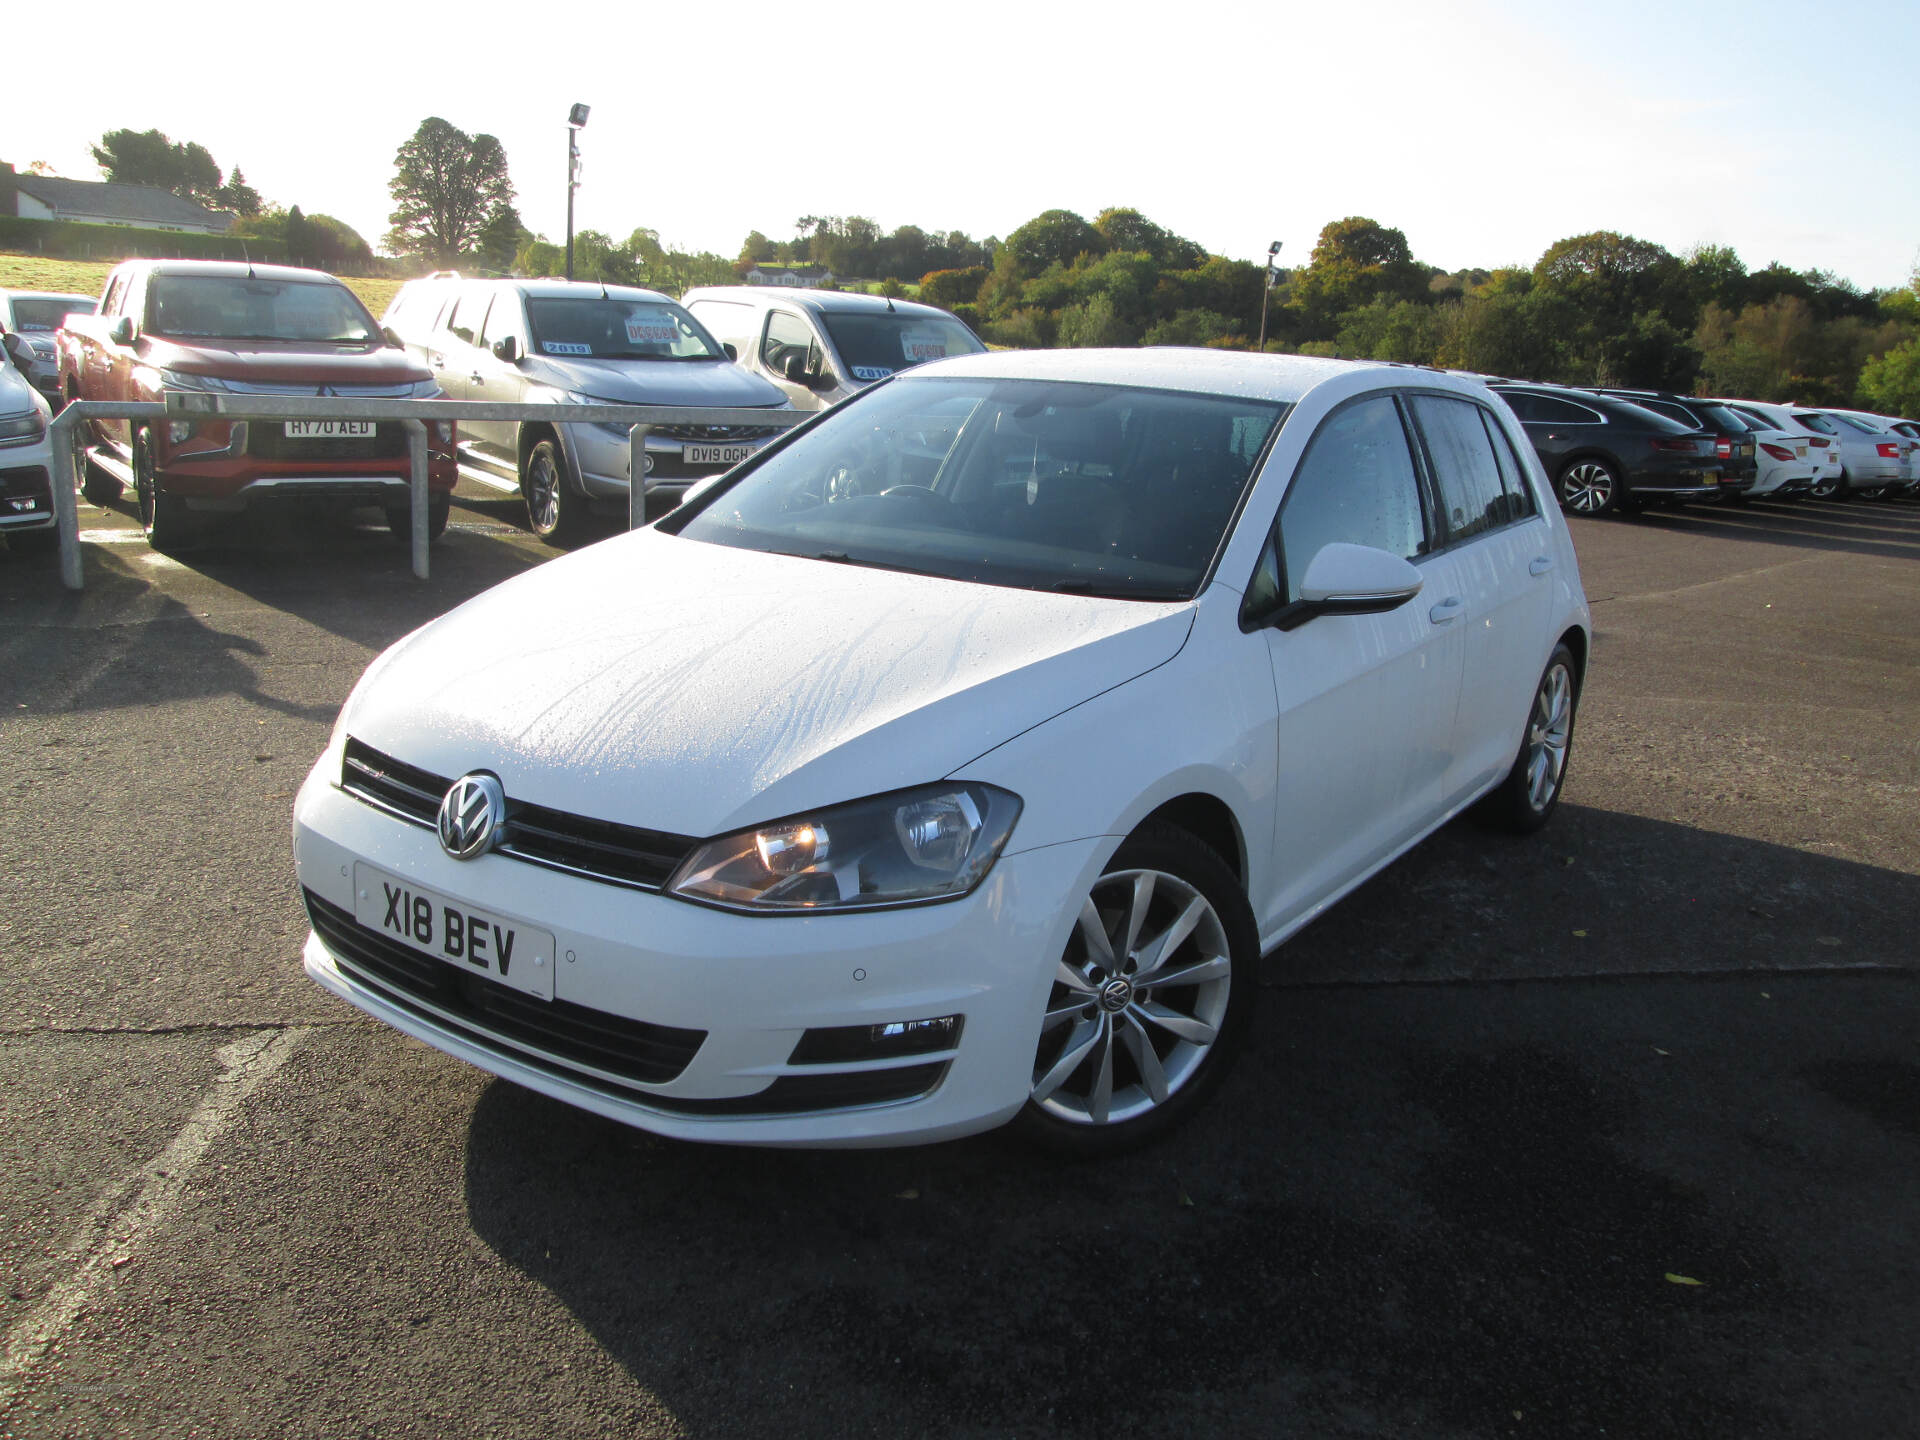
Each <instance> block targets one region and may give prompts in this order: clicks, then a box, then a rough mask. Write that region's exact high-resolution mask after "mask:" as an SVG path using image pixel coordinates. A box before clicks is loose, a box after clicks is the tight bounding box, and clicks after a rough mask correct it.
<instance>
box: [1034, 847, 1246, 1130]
mask: <svg viewBox="0 0 1920 1440" xmlns="http://www.w3.org/2000/svg"><path fill="white" fill-rule="evenodd" d="M1137 869H1149V870H1163V871H1165V872H1166V873H1167V874H1169V875H1177V876H1179V877H1180V878H1181V879H1182V880H1185V881H1186V882H1187V883H1188V884H1190V885H1192V886H1193V887H1194V888H1195V889H1197V890H1199V891H1200V893H1201V894H1203V895H1205V896H1206V897H1207V902H1208V903H1209V904H1210V905H1212V906H1213V908H1214V912H1215V913H1216V914H1217V915H1219V917H1220V923H1221V925H1222V926H1223V927H1224V928H1225V930H1226V932H1227V944H1228V948H1229V951H1230V954H1231V958H1232V961H1233V975H1232V983H1231V987H1230V988H1229V990H1228V992H1227V1014H1226V1018H1225V1020H1224V1021H1223V1022H1222V1024H1221V1026H1220V1033H1219V1035H1218V1037H1217V1038H1216V1039H1215V1040H1214V1042H1213V1048H1212V1049H1211V1050H1210V1051H1209V1052H1208V1054H1207V1057H1206V1059H1205V1060H1204V1061H1203V1062H1202V1063H1201V1066H1200V1069H1199V1070H1198V1071H1197V1072H1196V1073H1195V1074H1194V1075H1193V1077H1192V1078H1191V1079H1189V1080H1188V1081H1187V1083H1186V1084H1185V1085H1183V1086H1181V1087H1180V1089H1179V1090H1178V1091H1177V1092H1175V1093H1174V1094H1173V1095H1172V1096H1171V1097H1169V1098H1168V1100H1167V1103H1166V1104H1164V1105H1161V1106H1158V1107H1157V1108H1155V1109H1154V1110H1152V1111H1150V1112H1149V1113H1147V1114H1145V1115H1142V1116H1139V1117H1137V1118H1136V1119H1133V1120H1129V1121H1126V1122H1124V1123H1121V1124H1115V1125H1100V1126H1096V1125H1075V1124H1072V1123H1069V1122H1068V1121H1064V1120H1060V1119H1056V1118H1055V1117H1054V1116H1052V1115H1049V1114H1048V1113H1047V1112H1046V1111H1044V1110H1042V1109H1041V1108H1040V1107H1039V1106H1038V1105H1036V1104H1034V1103H1033V1102H1032V1101H1031V1100H1029V1101H1028V1102H1027V1103H1026V1105H1025V1106H1024V1107H1022V1109H1021V1111H1020V1113H1019V1114H1018V1115H1017V1116H1016V1117H1015V1119H1014V1121H1013V1125H1014V1129H1015V1132H1016V1133H1017V1134H1018V1135H1019V1136H1020V1138H1021V1139H1023V1140H1025V1141H1027V1142H1028V1143H1029V1144H1033V1145H1035V1146H1037V1147H1039V1148H1041V1149H1044V1150H1047V1151H1050V1152H1052V1153H1054V1154H1059V1155H1070V1156H1080V1157H1089V1158H1091V1157H1096V1156H1102V1155H1116V1154H1120V1153H1122V1152H1124V1151H1127V1150H1131V1149H1134V1148H1135V1147H1137V1146H1140V1145H1145V1144H1149V1143H1151V1142H1152V1141H1154V1140H1157V1139H1159V1138H1161V1137H1162V1136H1164V1135H1166V1134H1167V1133H1168V1132H1169V1131H1171V1130H1173V1129H1174V1128H1176V1127H1177V1126H1179V1125H1180V1124H1182V1123H1183V1122H1184V1121H1186V1120H1187V1119H1188V1118H1189V1117H1190V1116H1192V1115H1193V1114H1194V1113H1195V1112H1196V1111H1198V1110H1199V1109H1201V1108H1202V1107H1203V1106H1204V1105H1205V1104H1206V1103H1207V1101H1208V1100H1209V1099H1210V1098H1211V1097H1212V1095H1213V1093H1214V1091H1216V1090H1217V1089H1219V1087H1220V1084H1221V1082H1222V1081H1224V1080H1225V1079H1226V1077H1227V1074H1228V1072H1229V1071H1231V1070H1232V1068H1233V1064H1234V1061H1235V1060H1236V1059H1238V1058H1239V1054H1240V1051H1241V1050H1243V1049H1244V1048H1245V1046H1246V1042H1247V1035H1248V1032H1249V1030H1250V1028H1251V1026H1252V1023H1253V1014H1254V1010H1255V1007H1256V998H1255V997H1256V995H1257V994H1258V985H1257V984H1256V979H1255V977H1256V972H1257V970H1258V967H1259V964H1260V939H1259V933H1258V931H1257V930H1256V928H1255V926H1254V920H1253V909H1252V907H1251V906H1250V905H1249V904H1248V903H1247V896H1246V891H1245V889H1244V888H1243V887H1242V886H1241V884H1240V880H1239V877H1238V876H1236V875H1235V874H1234V873H1233V870H1232V869H1231V868H1230V867H1229V866H1228V865H1227V862H1226V861H1225V860H1223V859H1222V858H1221V857H1220V856H1219V855H1218V854H1216V853H1215V852H1214V851H1213V850H1212V849H1211V848H1210V847H1208V846H1207V845H1206V844H1205V843H1203V842H1202V841H1201V840H1199V839H1197V838H1196V837H1195V836H1193V835H1191V834H1189V833H1188V832H1187V831H1185V830H1181V829H1179V828H1177V827H1175V826H1172V825H1161V824H1151V825H1146V826H1142V827H1141V828H1140V829H1139V830H1136V831H1135V832H1134V833H1133V834H1132V835H1130V836H1129V837H1128V838H1127V839H1126V841H1125V842H1124V843H1122V845H1121V846H1120V848H1119V849H1118V850H1116V851H1115V852H1114V854H1113V858H1112V859H1111V860H1109V861H1108V862H1107V864H1106V866H1105V867H1104V868H1103V869H1102V870H1101V872H1100V873H1101V874H1102V875H1110V874H1112V873H1113V872H1114V871H1116V870H1137ZM1052 963H1053V957H1051V956H1050V957H1048V964H1049V965H1051V964H1052Z"/></svg>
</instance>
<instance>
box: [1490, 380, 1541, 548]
mask: <svg viewBox="0 0 1920 1440" xmlns="http://www.w3.org/2000/svg"><path fill="white" fill-rule="evenodd" d="M1474 408H1475V409H1477V410H1478V409H1480V407H1479V406H1475V407H1474ZM1480 423H1481V424H1482V425H1484V426H1486V427H1487V441H1488V443H1489V444H1491V445H1492V446H1493V458H1494V463H1496V464H1497V465H1499V467H1500V488H1501V489H1502V490H1504V491H1505V492H1506V496H1507V518H1508V519H1509V520H1527V519H1531V518H1532V517H1533V516H1535V515H1538V514H1539V513H1540V502H1539V501H1538V500H1536V499H1535V498H1534V494H1533V486H1532V485H1530V484H1528V483H1527V467H1526V466H1525V465H1523V464H1521V463H1520V457H1519V456H1518V455H1516V454H1515V453H1514V450H1513V446H1512V444H1511V443H1510V442H1509V441H1508V440H1507V432H1506V431H1505V430H1503V429H1501V428H1500V422H1499V421H1498V420H1495V419H1494V418H1493V416H1492V415H1490V414H1488V413H1487V412H1486V411H1485V410H1480Z"/></svg>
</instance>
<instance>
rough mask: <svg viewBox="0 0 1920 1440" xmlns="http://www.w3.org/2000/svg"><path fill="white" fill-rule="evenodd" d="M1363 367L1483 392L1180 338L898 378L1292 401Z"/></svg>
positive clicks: (1431, 374) (1026, 355)
mask: <svg viewBox="0 0 1920 1440" xmlns="http://www.w3.org/2000/svg"><path fill="white" fill-rule="evenodd" d="M1369 370H1371V371H1377V372H1378V373H1379V374H1380V376H1381V378H1382V379H1383V380H1394V381H1398V382H1400V383H1403V384H1406V385H1409V386H1431V387H1432V388H1434V389H1438V390H1455V391H1458V392H1460V393H1461V394H1464V395H1473V394H1483V393H1484V388H1483V387H1482V386H1481V385H1480V384H1479V383H1478V382H1477V381H1472V380H1467V379H1463V378H1461V377H1459V376H1453V375H1448V374H1446V373H1444V372H1443V371H1438V370H1427V369H1424V368H1420V367H1414V366H1405V365H1392V364H1387V363H1383V362H1380V361H1374V360H1323V359H1319V358H1317V357H1315V356H1309V355H1255V354H1252V353H1250V352H1248V351H1244V350H1205V349H1197V348H1188V347H1186V346H1178V345H1153V346H1148V347H1146V348H1144V349H1137V350H988V351H984V352H982V353H980V354H976V355H952V356H948V357H947V358H946V359H944V360H933V361H929V362H928V363H927V364H925V365H919V366H916V367H915V368H914V369H912V370H910V371H907V372H905V373H904V374H903V375H902V376H901V378H902V379H903V380H912V381H917V380H922V379H937V378H942V377H954V378H957V377H963V376H984V377H989V378H993V379H1004V380H1066V381H1078V382H1080V383H1083V384H1094V385H1130V386H1136V387H1140V388H1145V389H1153V390H1191V391H1195V392H1197V393H1201V394H1207V395H1244V396H1247V397H1249V398H1252V399H1258V400H1277V401H1281V402H1284V403H1287V404H1292V403H1294V402H1295V401H1298V400H1299V399H1301V398H1302V397H1303V396H1305V395H1306V393H1307V392H1308V391H1309V390H1312V389H1313V388H1314V387H1315V386H1317V385H1319V384H1321V383H1323V382H1325V381H1328V380H1333V379H1336V378H1338V377H1340V376H1345V375H1353V374H1356V373H1359V372H1361V371H1369Z"/></svg>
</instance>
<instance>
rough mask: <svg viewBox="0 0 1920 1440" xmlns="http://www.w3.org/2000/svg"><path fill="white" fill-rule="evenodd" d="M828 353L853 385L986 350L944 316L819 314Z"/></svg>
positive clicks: (956, 323)
mask: <svg viewBox="0 0 1920 1440" xmlns="http://www.w3.org/2000/svg"><path fill="white" fill-rule="evenodd" d="M820 320H821V323H822V324H824V325H825V326H826V327H827V335H828V338H830V339H831V340H832V341H833V348H834V349H836V350H838V351H839V352H840V358H841V359H842V360H843V361H845V362H846V366H847V369H848V370H850V371H852V372H853V378H854V379H856V380H884V379H886V378H887V376H889V375H892V374H895V373H897V372H899V371H901V370H906V369H910V368H912V367H913V366H915V365H923V364H925V363H926V362H927V361H929V360H939V359H943V358H944V357H946V356H948V355H975V354H978V353H979V352H980V351H982V350H984V349H986V348H987V347H986V346H984V345H982V344H981V343H980V341H979V339H978V338H977V337H976V336H975V335H974V333H973V332H972V331H971V330H969V329H967V327H966V326H964V325H962V324H961V323H960V322H959V321H958V320H949V319H948V318H947V317H946V316H944V315H909V314H907V313H905V312H904V311H890V312H884V313H880V314H873V315H850V314H835V313H833V312H831V311H829V312H827V313H825V314H823V315H821V317H820Z"/></svg>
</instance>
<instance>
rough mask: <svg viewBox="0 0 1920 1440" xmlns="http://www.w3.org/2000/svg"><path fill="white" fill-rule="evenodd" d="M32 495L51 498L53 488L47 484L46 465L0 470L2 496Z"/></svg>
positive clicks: (19, 466)
mask: <svg viewBox="0 0 1920 1440" xmlns="http://www.w3.org/2000/svg"><path fill="white" fill-rule="evenodd" d="M16 495H19V496H26V495H32V496H37V497H46V498H51V497H52V495H53V487H52V486H51V485H49V484H48V483H47V469H46V466H44V465H13V466H9V467H8V468H7V469H5V470H0V496H4V497H6V498H8V499H11V498H13V497H14V496H16Z"/></svg>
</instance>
